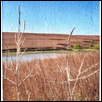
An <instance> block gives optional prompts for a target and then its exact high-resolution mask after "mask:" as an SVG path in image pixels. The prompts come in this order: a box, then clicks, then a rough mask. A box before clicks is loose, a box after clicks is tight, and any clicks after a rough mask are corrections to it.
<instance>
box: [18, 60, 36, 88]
mask: <svg viewBox="0 0 102 102" xmlns="http://www.w3.org/2000/svg"><path fill="white" fill-rule="evenodd" d="M37 63H38V62H37ZM37 63H36V64H35V66H34V68H33V69H32V70H31V72H30V73H29V74H28V75H27V77H26V78H24V79H23V80H22V81H21V83H20V84H19V85H18V86H20V85H21V84H22V83H23V82H24V81H25V80H26V79H27V78H28V77H29V76H30V75H31V73H32V72H33V70H34V69H35V67H36V65H37Z"/></svg>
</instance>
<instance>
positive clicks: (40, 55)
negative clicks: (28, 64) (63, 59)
mask: <svg viewBox="0 0 102 102" xmlns="http://www.w3.org/2000/svg"><path fill="white" fill-rule="evenodd" d="M62 54H64V53H33V54H24V55H23V56H22V57H20V61H24V60H28V61H30V60H32V59H44V58H55V57H57V56H60V55H62ZM11 56H12V59H13V60H16V54H12V55H11ZM7 60H8V61H11V57H10V56H8V57H7ZM2 61H6V55H5V54H3V55H2Z"/></svg>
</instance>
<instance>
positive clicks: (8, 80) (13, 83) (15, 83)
mask: <svg viewBox="0 0 102 102" xmlns="http://www.w3.org/2000/svg"><path fill="white" fill-rule="evenodd" d="M3 77H4V78H5V79H7V80H8V81H10V82H11V83H12V84H14V85H16V83H15V82H13V81H12V80H10V79H9V78H7V77H5V76H4V75H3Z"/></svg>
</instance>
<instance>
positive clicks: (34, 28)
mask: <svg viewBox="0 0 102 102" xmlns="http://www.w3.org/2000/svg"><path fill="white" fill-rule="evenodd" d="M19 5H20V11H21V31H23V23H24V20H25V21H26V22H25V23H26V26H25V32H29V33H57V34H69V33H70V32H71V30H72V29H73V28H74V27H75V28H76V29H75V30H74V32H73V34H74V35H99V34H100V2H99V1H2V32H17V31H18V6H19Z"/></svg>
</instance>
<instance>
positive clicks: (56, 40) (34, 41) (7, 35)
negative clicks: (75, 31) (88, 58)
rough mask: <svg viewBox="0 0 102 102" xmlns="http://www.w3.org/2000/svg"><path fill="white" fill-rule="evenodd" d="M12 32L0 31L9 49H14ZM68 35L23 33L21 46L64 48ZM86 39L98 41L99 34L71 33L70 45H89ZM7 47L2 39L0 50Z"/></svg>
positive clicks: (96, 42) (13, 34)
mask: <svg viewBox="0 0 102 102" xmlns="http://www.w3.org/2000/svg"><path fill="white" fill-rule="evenodd" d="M15 34H17V33H14V32H12V33H11V32H2V38H3V39H4V40H5V42H6V44H7V46H8V48H9V49H16V43H15ZM68 36H69V35H66V34H47V33H46V34H43V33H24V34H23V36H22V40H23V38H25V42H24V44H23V46H22V47H21V48H37V49H40V48H53V49H55V48H64V47H66V44H67V39H68ZM88 41H89V42H90V41H94V42H95V44H98V43H99V36H96V35H72V37H71V40H70V46H73V44H76V43H77V44H80V45H81V47H89V45H90V44H91V43H88ZM5 49H7V48H6V46H5V44H4V41H3V40H2V50H5Z"/></svg>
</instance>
